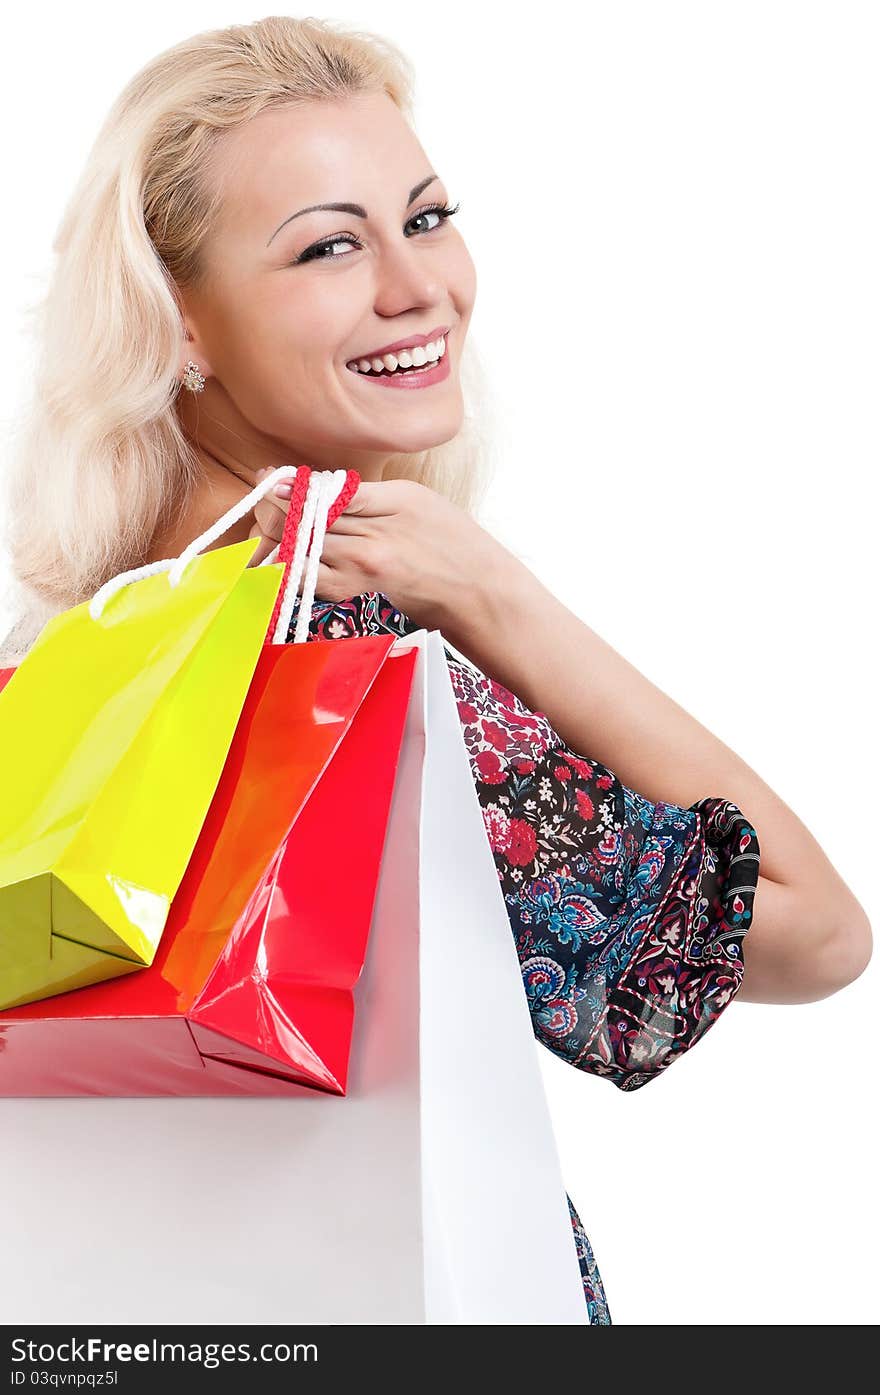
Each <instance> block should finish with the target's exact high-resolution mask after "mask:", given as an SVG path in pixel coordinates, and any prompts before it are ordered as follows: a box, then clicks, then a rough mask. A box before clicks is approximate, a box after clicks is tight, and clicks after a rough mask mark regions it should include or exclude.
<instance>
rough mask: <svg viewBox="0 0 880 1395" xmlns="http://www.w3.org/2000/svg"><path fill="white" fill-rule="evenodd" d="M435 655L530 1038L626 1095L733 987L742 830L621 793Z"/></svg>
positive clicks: (537, 724) (742, 927) (744, 904)
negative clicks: (454, 709)
mask: <svg viewBox="0 0 880 1395" xmlns="http://www.w3.org/2000/svg"><path fill="white" fill-rule="evenodd" d="M446 654H447V662H448V664H449V670H450V677H451V679H452V685H453V691H454V692H455V696H456V700H457V704H458V712H459V717H460V720H461V725H462V731H463V733H464V739H465V745H466V747H467V750H468V754H469V757H470V761H471V765H472V768H473V774H474V780H475V784H476V789H477V795H478V798H479V801H480V805H481V808H482V812H483V819H484V822H485V825H486V832H487V834H488V837H489V841H490V844H491V847H492V852H493V855H494V858H495V864H496V867H497V869H498V877H499V881H500V883H501V888H502V891H503V894H504V900H505V903H506V906H507V910H508V914H509V917H510V924H511V928H512V930H513V934H514V938H515V941H516V948H517V954H518V956H519V961H520V965H521V968H522V975H523V982H524V984H525V990H526V994H527V997H528V1001H529V1010H530V1012H531V1017H532V1023H533V1026H534V1031H535V1035H536V1037H537V1038H538V1040H539V1041H540V1042H542V1043H543V1044H544V1045H545V1046H546V1047H548V1048H549V1049H550V1050H551V1051H553V1052H555V1054H556V1055H557V1056H561V1057H562V1059H563V1060H565V1061H568V1062H569V1063H570V1064H571V1065H573V1066H576V1067H577V1068H578V1069H579V1070H583V1071H588V1072H589V1073H590V1074H593V1075H600V1076H604V1077H606V1078H607V1079H608V1080H610V1081H611V1082H612V1083H613V1084H614V1085H617V1086H618V1087H619V1088H620V1089H621V1090H637V1089H639V1088H640V1087H641V1086H642V1085H646V1084H647V1083H648V1081H649V1080H652V1079H653V1078H654V1077H655V1076H657V1075H659V1074H660V1072H661V1071H663V1070H665V1069H666V1067H667V1066H668V1065H670V1064H671V1063H672V1062H673V1061H674V1060H675V1058H676V1057H677V1056H680V1055H681V1054H682V1053H683V1052H685V1051H687V1050H688V1049H689V1048H690V1047H692V1046H693V1045H694V1044H695V1043H696V1042H698V1041H699V1040H700V1038H701V1037H702V1036H703V1035H704V1033H705V1032H706V1031H708V1029H709V1027H711V1026H712V1024H713V1022H715V1021H716V1020H717V1019H718V1017H719V1016H720V1014H721V1013H722V1011H723V1010H724V1008H725V1007H726V1006H727V1005H728V1004H729V1003H730V1002H731V1001H732V999H733V998H734V996H735V995H736V993H737V991H738V989H739V987H740V984H741V982H742V976H743V967H744V965H743V939H744V937H745V935H746V932H747V931H748V928H749V924H750V922H751V918H752V908H753V902H754V896H755V889H756V887H757V883H758V868H759V857H760V850H759V847H758V838H757V835H756V833H755V830H754V828H753V827H752V826H751V824H750V823H749V821H748V819H746V818H745V816H744V815H743V814H742V813H741V812H740V810H739V809H738V808H737V806H736V805H735V804H733V803H731V802H730V801H729V800H727V799H724V798H723V797H714V796H709V797H706V798H704V799H700V800H698V801H697V803H695V804H692V805H691V806H690V807H689V808H687V809H684V808H680V807H678V806H677V805H675V804H667V803H664V802H663V801H654V800H650V799H647V798H645V796H644V795H641V794H638V793H636V791H635V790H631V789H628V788H627V787H626V786H625V785H623V784H622V783H621V782H620V780H618V779H617V777H616V776H615V775H614V774H613V773H612V772H611V771H610V770H609V769H607V767H606V766H604V765H601V764H600V763H599V762H598V761H595V760H592V759H590V758H588V757H586V756H582V755H578V754H576V753H575V752H574V751H571V750H570V749H569V748H568V747H567V746H566V745H565V744H564V743H563V741H562V740H561V738H560V737H559V735H558V733H556V732H555V731H554V730H553V728H552V727H551V726H550V724H549V722H548V720H547V718H546V716H545V714H544V713H541V712H530V711H529V710H528V708H526V707H525V706H524V705H523V704H522V703H521V702H520V700H519V699H518V698H517V697H516V696H515V695H514V694H513V693H511V692H510V691H509V690H508V689H507V688H505V687H503V686H502V685H501V684H499V683H497V682H496V681H495V680H494V679H490V678H487V677H486V676H485V675H483V674H481V673H480V672H479V670H476V669H473V668H471V667H470V666H469V665H467V664H465V663H462V662H460V661H459V659H458V658H456V657H455V656H454V655H452V654H451V653H450V651H449V650H448V649H447V651H446Z"/></svg>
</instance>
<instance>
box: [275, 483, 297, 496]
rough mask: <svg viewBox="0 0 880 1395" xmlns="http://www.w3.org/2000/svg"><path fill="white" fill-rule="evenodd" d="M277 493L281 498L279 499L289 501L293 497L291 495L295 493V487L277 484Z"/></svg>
mask: <svg viewBox="0 0 880 1395" xmlns="http://www.w3.org/2000/svg"><path fill="white" fill-rule="evenodd" d="M275 493H276V494H277V495H278V496H279V498H281V499H289V498H290V496H291V494H292V493H293V485H291V484H276V486H275Z"/></svg>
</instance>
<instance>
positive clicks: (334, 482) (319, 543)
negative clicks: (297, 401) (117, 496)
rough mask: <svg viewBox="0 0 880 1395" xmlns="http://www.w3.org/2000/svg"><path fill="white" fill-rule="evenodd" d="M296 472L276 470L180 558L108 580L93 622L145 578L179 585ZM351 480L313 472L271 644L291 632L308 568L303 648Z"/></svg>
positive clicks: (94, 604)
mask: <svg viewBox="0 0 880 1395" xmlns="http://www.w3.org/2000/svg"><path fill="white" fill-rule="evenodd" d="M296 473H297V466H296V465H281V466H279V468H278V469H277V470H273V471H272V472H271V473H270V474H268V475H267V476H266V478H265V479H263V480H261V481H260V483H259V484H258V485H256V486H255V488H254V489H252V490H251V491H250V493H249V494H246V495H245V496H244V498H243V499H239V501H238V503H237V504H234V505H233V507H232V508H231V509H229V510H227V512H226V513H224V514H223V516H222V517H221V518H218V519H217V522H216V523H213V524H212V525H211V527H210V528H208V529H206V530H205V532H204V533H202V534H201V535H200V536H199V537H197V538H195V539H194V540H193V542H191V543H190V544H189V545H188V546H187V547H185V548H184V550H183V552H181V554H180V556H179V557H163V558H162V559H161V560H160V561H158V562H147V563H146V564H145V565H144V566H143V567H134V568H132V569H131V570H130V571H126V572H120V573H119V575H118V576H113V577H111V578H110V580H109V581H105V582H104V585H103V586H101V587H100V588H99V590H97V591H96V592H95V594H94V596H93V597H92V599H91V600H90V601H89V614H90V616H91V617H92V619H93V620H98V619H100V617H101V615H102V614H103V611H104V607H105V606H106V604H107V602H108V601H109V600H110V598H111V596H114V595H115V594H116V592H117V591H121V590H122V588H123V587H124V586H128V585H129V583H130V582H132V581H139V580H140V578H141V577H145V576H155V575H156V574H157V573H158V572H163V571H167V572H168V581H169V584H170V585H171V586H177V585H179V583H180V581H181V580H182V578H183V573H184V571H185V570H186V568H187V566H188V565H189V563H190V562H191V561H192V560H193V558H194V557H196V556H198V554H199V553H200V552H201V551H202V549H203V548H205V547H207V546H208V545H209V544H210V543H212V542H215V541H216V540H217V538H219V537H222V535H223V534H224V533H225V532H226V531H227V530H228V529H229V528H231V527H232V525H233V524H234V523H237V522H238V521H239V519H241V518H244V516H245V514H246V513H249V512H250V510H251V509H252V508H253V507H254V505H255V504H257V503H258V502H259V500H260V499H262V497H263V495H264V494H267V493H268V492H269V490H270V489H273V488H274V486H275V485H276V484H278V483H280V482H281V481H282V480H287V479H291V480H292V479H295V477H296ZM347 475H348V472H347V471H346V470H333V471H327V470H313V471H312V473H311V477H310V479H309V487H308V491H307V493H306V500H305V504H304V507H303V517H302V520H301V522H300V526H299V529H298V531H297V538H296V546H295V548H294V556H293V561H292V562H291V566H290V571H289V575H288V579H287V584H286V587H285V593H284V599H283V602H282V607H281V615H280V616H279V622H278V625H277V626H276V628H275V633H274V634H273V636H272V643H274V644H283V643H284V639H285V637H286V633H287V632H286V630H284V631H283V632H282V621H283V619H284V616H285V614H286V616H287V624H288V625H289V624H290V616H291V614H292V612H293V603H294V597H295V595H296V591H297V588H298V586H299V581H300V576H301V573H302V571H303V565H304V564H305V569H306V579H305V586H304V589H303V598H302V599H303V606H302V610H301V612H300V616H299V617H298V620H297V629H296V635H295V638H294V643H303V642H304V640H305V637H306V635H307V634H308V620H309V619H310V618H311V609H312V605H313V603H314V598H315V587H316V585H317V579H318V564H319V562H320V560H321V549H322V548H323V546H324V536H325V534H326V531H327V515H328V513H329V510H330V508H331V507H332V505H333V503H334V502H335V501H336V499H337V498H338V497H339V495H340V494H341V492H342V489H343V486H344V485H345V481H346V479H347ZM313 524H314V528H315V538H314V542H313V544H312V549H311V551H310V553H309V555H308V558H306V556H305V552H306V545H307V543H308V539H309V534H310V532H311V528H312V525H313ZM279 547H280V544H279V546H278V547H275V548H273V550H272V552H271V553H270V554H269V556H268V557H264V558H263V561H262V562H261V563H259V565H260V566H265V565H267V563H270V562H273V561H274V560H275V558H276V557H277V555H278V551H279ZM306 602H307V604H306ZM303 615H305V616H307V617H308V619H307V620H306V622H305V625H304V626H303V625H301V623H300V622H301V621H302V617H303ZM279 636H280V637H279Z"/></svg>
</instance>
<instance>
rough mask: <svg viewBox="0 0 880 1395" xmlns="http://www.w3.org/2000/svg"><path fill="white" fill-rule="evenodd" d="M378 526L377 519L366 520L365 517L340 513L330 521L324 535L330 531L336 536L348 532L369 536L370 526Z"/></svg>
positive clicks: (328, 534)
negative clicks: (334, 519) (333, 520)
mask: <svg viewBox="0 0 880 1395" xmlns="http://www.w3.org/2000/svg"><path fill="white" fill-rule="evenodd" d="M378 526H379V520H378V519H371V520H370V521H369V522H367V520H366V519H365V518H359V517H357V516H356V515H349V514H345V513H341V514H340V515H339V517H338V518H337V519H336V521H335V522H334V523H331V525H330V527H329V528H328V529H327V534H326V536H327V537H329V536H330V535H331V533H336V534H337V535H338V536H344V535H345V534H349V535H354V536H357V537H362V538H364V537H368V536H369V531H368V530H369V529H370V528H377V527H378Z"/></svg>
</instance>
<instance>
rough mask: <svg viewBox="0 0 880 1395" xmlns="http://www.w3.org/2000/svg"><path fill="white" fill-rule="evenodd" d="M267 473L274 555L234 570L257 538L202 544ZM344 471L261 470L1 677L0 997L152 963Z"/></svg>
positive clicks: (348, 474)
mask: <svg viewBox="0 0 880 1395" xmlns="http://www.w3.org/2000/svg"><path fill="white" fill-rule="evenodd" d="M282 478H284V479H286V478H291V479H293V481H294V495H295V498H296V500H297V505H296V509H295V510H294V511H293V512H294V513H295V515H296V517H295V518H293V519H292V520H291V523H292V529H291V533H290V537H288V535H287V532H286V533H285V539H284V547H285V552H284V556H283V557H281V558H280V559H279V560H280V563H281V564H280V565H271V566H267V563H274V558H275V556H276V555H277V554H278V552H279V549H276V550H275V553H274V554H272V555H271V556H270V557H268V558H266V559H264V562H263V564H261V566H260V567H258V568H252V569H251V570H246V568H247V565H248V562H249V560H250V558H251V557H252V556H253V554H254V552H255V551H256V548H257V546H258V544H259V539H257V538H252V539H248V540H246V541H245V542H243V543H238V544H235V545H233V546H231V547H222V548H219V549H217V550H215V551H212V552H209V553H207V554H206V555H201V554H202V553H203V551H204V549H205V548H207V547H208V546H209V545H211V544H213V543H215V542H217V541H218V540H219V539H221V538H222V537H223V535H224V533H225V532H227V531H228V529H229V528H230V527H231V526H232V525H233V524H234V523H236V522H237V521H238V520H239V519H240V518H243V517H244V516H245V514H246V513H248V512H249V510H250V509H251V508H252V507H253V505H254V503H256V502H257V501H258V499H259V498H260V497H261V496H262V495H263V494H265V493H266V492H267V491H268V490H269V489H270V488H272V487H274V484H275V483H276V482H277V480H278V479H282ZM358 482H359V476H358V475H357V474H356V472H355V471H344V470H342V471H335V472H333V473H332V474H331V475H324V476H318V475H315V476H314V478H313V472H312V471H310V470H309V469H308V468H307V467H302V468H300V469H298V468H297V467H295V466H290V467H283V468H282V469H280V470H276V471H275V472H274V473H273V475H272V476H271V477H270V478H269V479H266V480H264V481H263V482H262V483H261V484H260V485H258V486H257V487H256V488H255V489H254V490H252V491H251V493H250V494H249V495H248V496H246V498H244V499H243V500H240V501H239V502H238V503H237V504H236V505H234V506H233V508H231V509H229V510H228V511H227V512H226V513H225V514H224V515H223V516H222V517H221V518H219V519H218V520H217V521H216V522H215V523H214V524H213V525H212V526H211V527H210V528H209V529H208V530H207V531H206V532H204V533H203V534H201V536H200V537H198V538H196V539H195V540H194V541H193V542H192V543H190V545H189V546H188V547H187V548H185V549H184V551H183V553H181V555H180V557H178V558H168V559H165V560H163V561H159V562H155V563H151V564H149V565H147V566H144V567H139V568H135V569H133V570H132V571H128V572H123V573H121V574H120V575H119V576H117V577H114V578H112V579H111V580H110V581H108V582H107V583H106V584H105V585H104V586H102V587H101V588H100V590H99V591H98V593H97V594H96V595H95V596H93V597H92V599H91V600H90V601H89V602H87V603H86V602H84V603H83V604H81V605H79V606H75V607H73V608H72V609H70V610H68V611H66V612H64V613H63V614H61V615H58V616H55V617H54V618H53V619H52V620H50V621H49V623H48V624H47V625H45V626H44V628H43V630H42V631H41V633H40V635H39V637H38V639H37V641H36V643H35V644H34V646H33V648H32V649H31V650H30V652H29V653H28V654H27V656H26V657H25V659H24V660H23V662H22V663H21V665H20V666H19V667H18V668H17V669H15V670H12V671H11V672H10V671H6V672H5V677H4V679H3V681H0V769H2V771H3V780H4V798H3V800H2V802H0V1008H5V1007H11V1006H15V1005H21V1004H25V1003H28V1002H34V1001H38V1000H41V999H44V998H46V997H49V996H52V995H54V994H60V993H64V992H68V991H70V990H72V989H75V988H78V987H80V986H82V985H85V984H92V983H98V982H102V981H105V980H108V979H111V978H116V977H118V976H119V975H123V974H126V975H127V974H131V973H132V972H134V971H136V970H140V969H141V968H143V966H144V965H149V964H151V963H152V961H153V957H154V955H155V952H156V948H157V945H158V943H159V939H160V936H161V935H162V932H163V929H164V926H165V922H166V919H167V916H168V911H169V906H170V903H171V899H172V897H173V895H174V892H175V891H176V889H177V887H178V885H179V883H180V879H181V876H182V874H183V871H184V869H185V867H186V865H187V862H188V860H189V858H190V855H191V853H192V851H193V846H194V844H195V841H196V838H197V836H198V833H199V830H200V828H201V825H202V822H203V820H204V817H205V814H206V811H207V809H208V806H209V804H210V802H211V798H212V795H213V793H214V790H215V788H216V786H217V782H218V779H219V776H220V772H221V770H222V768H223V765H224V761H225V759H226V755H227V753H228V750H229V745H230V741H231V739H232V734H233V732H234V730H235V727H236V723H237V720H238V717H239V716H240V713H241V710H242V705H243V703H244V700H245V696H246V694H247V691H248V685H249V683H250V680H251V677H252V676H253V673H254V669H255V665H256V664H257V661H258V658H259V656H260V653H261V650H262V648H263V646H264V645H265V643H266V642H267V625H268V626H269V627H270V628H271V629H272V638H273V640H274V642H278V641H279V639H281V638H282V637H283V636H282V635H281V634H280V631H279V628H278V617H279V613H280V612H281V611H284V612H285V613H289V611H290V610H291V609H292V606H293V596H294V595H295V587H296V585H298V583H299V579H300V577H301V575H302V571H303V567H304V566H307V565H308V564H309V558H308V557H307V556H306V545H307V543H308V542H309V541H311V544H312V545H314V543H315V542H316V541H317V540H318V538H319V537H320V540H321V541H322V540H323V536H324V533H325V531H326V528H327V526H328V524H329V523H330V522H332V520H333V519H334V518H335V517H336V515H337V514H338V512H339V511H340V509H341V507H343V506H344V503H345V500H346V499H347V498H348V497H350V496H351V494H352V493H353V492H354V490H355V489H356V487H357V484H358ZM300 520H301V521H302V523H303V525H304V526H303V529H302V530H301V531H302V534H303V539H302V541H303V546H302V547H301V548H300V552H299V553H298V554H297V556H296V558H294V557H293V553H294V551H295V548H296V546H297V544H298V538H297V537H296V530H297V529H298V523H299V521H300ZM293 525H295V527H294V526H293ZM319 546H320V543H319ZM316 570H317V564H316V563H313V564H312V566H311V573H310V574H309V575H307V576H306V584H307V585H311V586H312V588H313V587H314V580H315V575H314V574H316ZM283 579H284V584H282V581H283ZM285 587H286V589H285Z"/></svg>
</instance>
